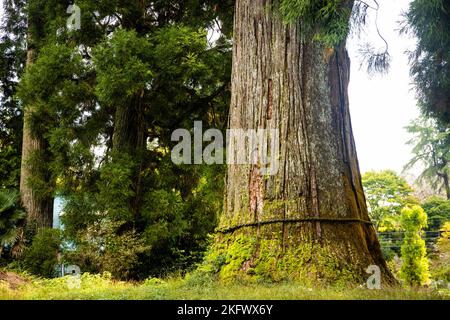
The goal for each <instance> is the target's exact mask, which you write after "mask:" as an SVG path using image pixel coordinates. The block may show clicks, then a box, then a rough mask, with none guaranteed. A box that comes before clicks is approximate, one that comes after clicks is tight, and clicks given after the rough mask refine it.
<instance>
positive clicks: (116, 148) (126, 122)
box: [113, 91, 147, 220]
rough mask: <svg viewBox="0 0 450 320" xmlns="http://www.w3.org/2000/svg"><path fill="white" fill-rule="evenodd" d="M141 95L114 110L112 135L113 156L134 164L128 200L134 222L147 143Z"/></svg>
mask: <svg viewBox="0 0 450 320" xmlns="http://www.w3.org/2000/svg"><path fill="white" fill-rule="evenodd" d="M143 94H144V93H143V91H142V92H140V93H137V94H134V95H133V96H132V97H131V98H130V99H129V103H127V104H124V105H121V106H118V107H117V108H116V114H115V124H114V134H113V154H114V155H119V156H123V155H128V156H129V157H130V159H132V161H133V163H134V174H133V185H132V189H133V192H134V196H133V197H132V198H131V199H130V202H129V206H130V210H131V212H132V214H133V217H134V218H135V220H136V219H137V218H138V217H139V211H140V207H141V201H142V194H143V185H142V170H143V165H144V156H145V150H146V142H147V126H146V122H145V114H144V105H143Z"/></svg>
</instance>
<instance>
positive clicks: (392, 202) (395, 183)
mask: <svg viewBox="0 0 450 320" xmlns="http://www.w3.org/2000/svg"><path fill="white" fill-rule="evenodd" d="M362 183H363V187H364V192H365V194H366V199H367V204H368V209H369V214H370V217H371V219H372V221H373V222H374V223H375V226H376V228H377V230H378V231H389V230H396V229H398V227H399V222H400V219H399V218H400V212H401V210H402V209H403V208H404V207H405V206H406V205H408V204H418V201H417V200H416V199H414V197H413V195H412V194H413V189H412V188H411V186H409V184H408V183H407V182H406V180H405V179H403V178H402V177H400V176H399V175H398V174H397V173H396V172H395V171H392V170H385V171H381V172H375V171H370V172H366V173H365V174H364V175H363V176H362Z"/></svg>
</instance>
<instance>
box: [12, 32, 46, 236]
mask: <svg viewBox="0 0 450 320" xmlns="http://www.w3.org/2000/svg"><path fill="white" fill-rule="evenodd" d="M28 38H29V39H28V42H29V48H28V52H27V68H28V67H30V66H31V64H32V63H33V61H34V59H35V50H34V48H33V46H32V45H31V36H30V35H29V36H28ZM32 113H33V106H24V109H23V116H24V121H23V140H22V165H21V172H20V195H21V202H22V205H23V207H24V208H25V210H26V211H27V225H28V226H29V227H32V228H36V229H37V230H39V229H42V228H51V227H52V224H53V197H51V196H44V197H42V196H40V195H39V194H38V193H37V192H35V191H34V190H33V188H32V187H31V186H30V181H29V179H30V177H31V176H32V175H33V174H39V175H40V176H42V177H45V176H48V174H47V173H46V172H37V171H38V170H40V169H39V168H42V164H39V165H38V166H34V165H33V161H30V158H31V157H33V155H36V154H40V153H42V152H45V148H46V143H45V140H44V139H43V138H42V137H37V136H36V135H34V134H33V133H32V131H31V123H30V121H31V119H30V117H31V115H32Z"/></svg>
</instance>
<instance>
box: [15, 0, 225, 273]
mask: <svg viewBox="0 0 450 320" xmlns="http://www.w3.org/2000/svg"><path fill="white" fill-rule="evenodd" d="M39 3H41V2H39ZM41 4H42V3H41ZM65 4H67V5H68V3H66V2H64V1H63V2H61V3H60V2H57V1H55V3H52V2H51V1H47V2H45V6H41V7H39V10H40V14H41V15H43V16H45V17H46V19H47V22H46V23H45V24H44V25H45V28H43V29H42V30H41V31H42V33H39V34H42V35H43V37H44V38H43V39H45V40H43V41H42V42H41V47H40V50H39V52H38V55H37V57H36V59H35V60H34V61H33V64H32V65H31V66H30V68H27V72H26V73H25V74H24V76H23V77H22V79H21V84H20V90H19V97H20V98H21V101H22V102H23V103H24V104H25V105H33V110H32V112H31V115H30V121H29V126H30V132H32V133H34V134H36V135H38V136H39V137H42V138H43V141H44V142H45V146H46V147H45V152H44V154H41V156H40V157H35V158H33V159H32V163H33V164H34V165H37V164H40V165H42V166H44V167H45V168H43V169H45V170H46V171H45V172H47V175H45V176H42V175H40V174H39V171H37V170H36V174H34V173H33V174H31V175H30V177H29V178H28V179H27V180H29V181H30V182H31V184H30V186H32V189H33V191H34V192H42V194H43V195H51V196H54V195H55V194H58V195H59V196H61V197H63V198H64V199H65V208H64V218H63V220H64V225H65V228H66V229H65V232H64V235H65V236H66V237H67V238H68V239H70V240H71V241H73V242H74V243H75V244H76V248H77V249H76V252H71V253H70V258H71V259H74V260H76V261H81V262H83V261H84V264H82V265H80V267H82V268H84V270H90V271H93V272H94V271H95V272H99V271H104V270H107V271H111V270H110V269H111V268H114V266H118V265H120V261H121V260H120V259H121V257H122V255H120V254H117V253H118V252H121V253H123V254H126V253H127V252H130V259H129V261H130V264H128V266H129V268H128V269H127V270H126V272H125V271H124V270H123V269H121V270H122V271H124V272H122V273H121V274H122V275H123V276H125V277H127V278H128V277H133V278H138V277H142V278H145V277H147V276H148V275H149V274H152V275H160V274H164V273H166V272H168V271H170V270H173V269H177V268H186V267H189V266H190V267H192V265H193V261H198V260H199V259H200V258H201V252H202V250H204V249H205V247H206V245H207V243H208V241H207V240H208V233H210V232H212V231H213V230H214V227H215V226H216V221H217V215H218V212H219V211H220V207H221V203H222V199H221V198H222V190H223V187H222V185H223V182H222V181H223V168H222V167H220V166H218V167H214V168H213V167H208V166H198V167H192V166H189V167H177V166H175V165H173V164H172V163H171V162H170V154H169V151H170V149H171V147H172V146H173V142H172V141H171V140H170V137H171V133H172V131H173V130H175V129H177V128H180V127H192V125H193V120H194V119H196V120H198V119H201V120H203V122H204V127H205V129H207V127H210V126H213V125H214V126H215V127H219V128H223V129H225V124H226V121H227V114H226V110H227V105H228V102H229V82H230V65H231V50H230V42H229V40H228V37H229V35H228V34H226V32H229V31H226V30H228V29H227V28H229V27H228V26H227V24H228V23H229V22H227V21H229V20H230V18H229V15H230V8H229V7H228V6H229V5H230V2H229V1H226V2H221V3H219V2H218V1H197V0H192V1H184V2H180V3H178V2H176V3H172V2H166V1H142V2H139V3H109V4H108V5H106V4H105V3H103V2H102V3H99V2H98V1H89V0H86V1H79V2H77V5H79V6H80V8H81V26H82V28H81V30H79V31H70V30H67V28H66V27H65V23H66V18H67V15H66V14H65V13H62V14H60V15H59V14H52V13H51V12H47V10H50V9H49V8H59V6H61V7H62V6H64V5H65ZM42 5H43V4H42ZM36 8H37V7H36ZM39 10H38V11H39ZM231 14H232V11H231ZM219 20H220V21H219ZM214 24H219V26H220V27H221V28H222V32H223V33H221V36H220V38H219V39H218V40H217V41H216V42H215V43H208V39H207V30H208V29H209V28H211V27H212V26H213V25H214ZM131 235H132V236H131ZM130 237H131V238H133V239H140V240H142V242H143V243H142V246H140V248H145V250H136V251H128V249H129V244H130V243H132V241H131V242H130V239H131V238H130ZM105 241H108V243H114V245H113V246H108V245H105ZM102 250H103V251H102ZM105 250H106V251H105ZM131 253H133V254H131ZM131 256H132V257H131ZM114 259H116V261H115V262H114V263H113V262H112V261H113V260H114ZM93 260H95V261H94V262H93ZM106 260H108V263H106ZM72 261H73V260H72ZM122 267H124V264H123V265H122ZM105 268H107V269H105ZM114 275H115V276H116V275H117V273H115V274H114Z"/></svg>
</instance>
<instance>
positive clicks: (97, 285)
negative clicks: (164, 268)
mask: <svg viewBox="0 0 450 320" xmlns="http://www.w3.org/2000/svg"><path fill="white" fill-rule="evenodd" d="M22 277H23V278H24V279H26V282H24V283H22V284H20V285H19V286H18V287H16V288H15V289H11V288H10V287H9V285H8V284H7V283H6V282H0V299H6V300H10V299H15V300H23V299H25V300H51V299H58V300H77V299H83V300H166V299H167V300H169V299H170V300H185V299H193V300H215V299H221V300H234V299H236V300H258V299H264V300H318V299H319V300H348V299H352V300H354V299H357V300H361V299H362V300H372V299H382V300H386V299H389V300H429V299H433V300H441V299H449V298H450V295H449V292H448V291H446V292H444V291H435V290H432V289H426V288H422V289H404V288H400V287H398V288H392V287H391V288H386V289H384V290H383V289H382V290H368V289H365V288H363V287H353V288H352V287H347V288H343V287H310V286H307V285H304V284H302V283H296V282H282V283H277V284H269V283H249V282H233V283H232V282H229V283H226V284H225V283H223V282H220V281H217V279H216V278H214V277H208V276H205V274H202V273H200V272H195V273H192V274H189V275H188V276H186V277H184V278H183V277H180V276H177V277H172V278H167V279H156V278H152V279H148V280H146V281H144V282H141V283H133V282H120V281H114V280H113V279H111V276H110V274H107V273H105V274H103V275H92V274H88V273H85V274H83V275H82V276H81V278H80V282H79V286H74V281H73V278H70V277H64V278H56V279H40V278H34V277H31V276H27V275H22Z"/></svg>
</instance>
